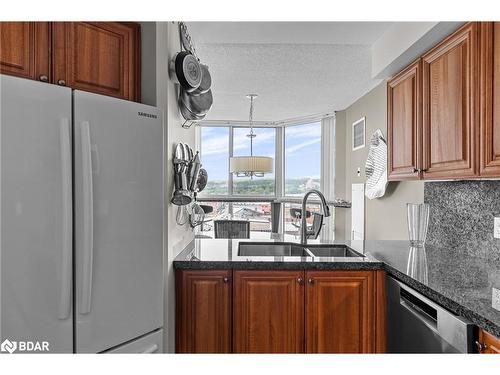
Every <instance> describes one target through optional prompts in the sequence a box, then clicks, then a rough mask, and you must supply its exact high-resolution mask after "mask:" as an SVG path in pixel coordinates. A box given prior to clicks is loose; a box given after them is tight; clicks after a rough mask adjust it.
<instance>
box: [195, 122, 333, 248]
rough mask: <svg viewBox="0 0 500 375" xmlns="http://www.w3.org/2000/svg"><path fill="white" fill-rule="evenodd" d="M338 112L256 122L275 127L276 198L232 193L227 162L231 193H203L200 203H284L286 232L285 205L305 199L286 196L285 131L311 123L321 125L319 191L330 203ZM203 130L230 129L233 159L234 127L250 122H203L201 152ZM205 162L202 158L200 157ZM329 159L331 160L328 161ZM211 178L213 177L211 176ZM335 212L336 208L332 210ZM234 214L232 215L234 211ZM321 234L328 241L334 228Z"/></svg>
mask: <svg viewBox="0 0 500 375" xmlns="http://www.w3.org/2000/svg"><path fill="white" fill-rule="evenodd" d="M335 117H336V116H335V113H333V114H326V115H324V116H320V117H312V118H303V119H297V120H289V121H282V122H263V121H260V122H258V123H254V124H253V127H254V128H275V130H276V137H275V142H276V146H275V157H274V184H275V187H274V192H275V194H274V195H238V194H236V195H235V194H234V193H233V175H232V173H230V172H229V163H228V171H227V173H228V194H226V195H203V193H201V194H200V196H199V199H200V201H203V200H206V201H226V202H229V203H232V202H252V201H254V202H255V201H258V202H271V203H272V202H275V203H280V204H281V214H280V226H279V227H280V228H279V233H283V232H284V230H285V228H284V227H285V225H284V224H285V223H284V221H285V217H284V209H285V204H287V203H288V204H294V203H297V200H302V196H286V195H285V129H286V128H287V127H292V126H299V125H307V124H312V123H319V124H320V127H321V141H320V147H321V149H320V155H321V160H320V163H321V164H320V190H321V191H322V192H323V193H324V194H325V197H326V199H327V200H328V201H331V200H333V199H334V198H335V195H334V194H335V189H334V185H335V174H336V171H335V149H334V147H335V137H336V131H335V127H336V119H335ZM329 118H331V119H333V124H332V123H330V124H329V125H328V124H326V123H325V121H324V120H325V119H329ZM203 127H225V128H229V158H231V157H232V156H233V146H234V142H233V135H234V128H242V127H243V128H248V127H249V123H248V121H203V122H200V123H197V124H196V125H195V144H196V149H199V150H200V152H201V143H202V140H201V128H203ZM201 157H202V161H203V155H201ZM326 159H328V161H326ZM209 178H210V176H209ZM310 204H319V200H317V199H315V197H311V200H310ZM229 207H230V211H232V204H230V205H229ZM331 208H332V209H333V207H331ZM231 213H232V212H231ZM325 229H326V230H323V231H322V234H321V236H322V238H323V237H325V238H327V239H328V238H329V236H330V234H327V233H330V232H332V230H333V228H325Z"/></svg>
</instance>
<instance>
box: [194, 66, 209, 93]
mask: <svg viewBox="0 0 500 375" xmlns="http://www.w3.org/2000/svg"><path fill="white" fill-rule="evenodd" d="M200 67H201V83H200V85H199V86H198V88H197V89H196V90H194V91H193V92H192V93H191V95H193V96H197V95H200V94H205V93H206V92H207V91H208V90H210V88H211V87H212V76H211V75H210V72H209V71H208V66H207V65H205V64H200Z"/></svg>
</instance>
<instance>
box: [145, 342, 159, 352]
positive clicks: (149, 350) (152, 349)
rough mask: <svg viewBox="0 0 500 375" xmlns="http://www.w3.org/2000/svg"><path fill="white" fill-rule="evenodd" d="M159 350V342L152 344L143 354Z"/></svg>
mask: <svg viewBox="0 0 500 375" xmlns="http://www.w3.org/2000/svg"><path fill="white" fill-rule="evenodd" d="M157 351H158V344H154V345H151V346H150V347H148V348H146V349H144V350H143V351H142V352H141V353H142V354H152V353H155V352H157Z"/></svg>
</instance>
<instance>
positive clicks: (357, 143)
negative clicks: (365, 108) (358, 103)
mask: <svg viewBox="0 0 500 375" xmlns="http://www.w3.org/2000/svg"><path fill="white" fill-rule="evenodd" d="M365 124H366V117H362V118H360V119H359V120H358V121H355V122H353V123H352V150H353V151H355V150H359V149H360V148H363V147H365V138H366V137H365Z"/></svg>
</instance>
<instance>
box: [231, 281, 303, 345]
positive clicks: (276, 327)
mask: <svg viewBox="0 0 500 375" xmlns="http://www.w3.org/2000/svg"><path fill="white" fill-rule="evenodd" d="M233 300H234V305H233V308H234V313H233V314H234V315H233V316H234V321H233V336H234V343H233V349H234V352H235V353H302V352H303V351H304V272H303V271H234V297H233Z"/></svg>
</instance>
